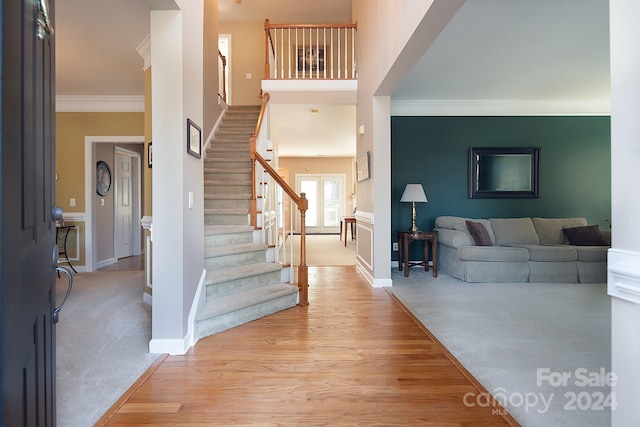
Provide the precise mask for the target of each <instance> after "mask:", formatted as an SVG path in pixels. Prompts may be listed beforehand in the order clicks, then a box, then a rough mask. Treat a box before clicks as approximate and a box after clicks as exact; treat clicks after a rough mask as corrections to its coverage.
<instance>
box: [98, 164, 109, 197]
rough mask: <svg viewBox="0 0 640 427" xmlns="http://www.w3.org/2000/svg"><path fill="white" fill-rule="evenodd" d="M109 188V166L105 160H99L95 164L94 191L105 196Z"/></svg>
mask: <svg viewBox="0 0 640 427" xmlns="http://www.w3.org/2000/svg"><path fill="white" fill-rule="evenodd" d="M109 190H111V168H109V165H108V164H107V162H103V161H102V160H101V161H99V162H98V163H97V165H96V192H97V193H98V195H100V196H106V195H107V194H109Z"/></svg>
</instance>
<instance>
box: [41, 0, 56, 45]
mask: <svg viewBox="0 0 640 427" xmlns="http://www.w3.org/2000/svg"><path fill="white" fill-rule="evenodd" d="M37 2H38V18H37V19H36V25H37V26H38V27H37V28H36V36H38V38H39V39H40V40H44V38H45V36H46V35H47V34H48V35H50V36H52V35H53V33H54V32H55V31H53V24H51V19H49V1H48V0H37Z"/></svg>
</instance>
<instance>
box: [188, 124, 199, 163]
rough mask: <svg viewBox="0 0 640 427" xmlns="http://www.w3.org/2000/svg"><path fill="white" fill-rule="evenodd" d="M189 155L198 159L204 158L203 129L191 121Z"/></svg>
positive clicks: (189, 127) (189, 126)
mask: <svg viewBox="0 0 640 427" xmlns="http://www.w3.org/2000/svg"><path fill="white" fill-rule="evenodd" d="M187 153H189V154H191V155H192V156H193V157H197V158H200V157H201V156H202V129H200V126H198V125H197V124H195V123H194V122H192V121H191V119H187Z"/></svg>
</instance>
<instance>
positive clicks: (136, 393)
mask: <svg viewBox="0 0 640 427" xmlns="http://www.w3.org/2000/svg"><path fill="white" fill-rule="evenodd" d="M309 283H310V288H309V300H310V305H309V306H306V307H295V308H292V309H289V310H285V311H282V312H280V313H276V314H274V315H271V316H269V317H267V318H263V319H260V320H256V321H254V322H251V323H249V324H246V325H243V326H240V327H237V328H234V329H231V330H228V331H225V332H222V333H219V334H217V335H214V336H212V337H208V338H205V339H203V340H200V341H199V342H198V343H197V345H196V346H195V347H194V348H192V349H191V351H190V352H189V353H188V354H187V355H185V356H167V357H165V358H162V359H161V360H160V361H159V362H158V363H157V364H156V365H154V366H153V367H152V368H151V369H150V370H149V372H148V373H147V374H146V375H145V376H144V377H143V378H141V379H140V380H139V381H138V382H137V383H136V384H134V386H133V387H132V388H131V389H130V390H129V392H127V394H125V396H123V398H122V399H121V400H120V401H119V402H118V403H116V405H114V407H113V408H112V409H111V410H110V411H109V412H108V413H107V414H105V417H103V419H102V420H101V421H100V422H99V423H98V424H97V425H109V426H124V425H136V424H137V425H140V424H152V425H154V426H163V425H181V426H189V425H200V426H202V425H224V426H229V425H279V426H287V425H289V426H311V425H367V426H371V425H428V426H449V427H451V426H506V425H512V426H517V425H518V424H517V423H516V422H515V420H514V419H513V418H511V417H510V416H509V415H508V414H505V413H504V410H502V409H501V408H492V407H486V406H479V405H473V406H472V405H468V404H465V395H466V394H467V393H471V394H470V395H468V396H467V402H471V403H473V402H475V396H478V395H479V394H480V393H482V392H485V390H484V389H482V388H481V387H480V388H479V386H478V384H477V382H476V381H475V380H473V379H472V378H471V379H469V378H468V373H466V372H465V371H464V369H460V368H458V366H457V365H456V363H454V362H453V361H452V360H451V359H450V355H449V354H448V353H447V352H446V351H443V349H442V348H441V346H440V344H439V343H438V342H436V341H435V340H434V339H432V338H431V337H430V336H429V334H428V333H426V332H425V331H424V330H423V329H422V328H421V327H420V326H419V325H418V324H416V323H415V322H414V320H413V318H412V317H411V316H410V315H409V314H407V312H405V311H404V309H403V308H402V307H401V306H400V305H399V304H398V303H397V302H395V301H394V300H393V299H392V297H391V296H390V295H389V293H388V292H387V291H386V290H384V289H380V288H377V289H376V288H372V287H370V286H369V285H368V284H367V283H366V281H365V280H364V278H363V277H362V276H361V275H360V274H359V273H358V272H357V271H356V269H355V267H353V266H345V267H310V268H309ZM469 396H473V398H469ZM500 414H502V415H500Z"/></svg>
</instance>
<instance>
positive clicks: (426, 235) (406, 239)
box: [397, 230, 438, 277]
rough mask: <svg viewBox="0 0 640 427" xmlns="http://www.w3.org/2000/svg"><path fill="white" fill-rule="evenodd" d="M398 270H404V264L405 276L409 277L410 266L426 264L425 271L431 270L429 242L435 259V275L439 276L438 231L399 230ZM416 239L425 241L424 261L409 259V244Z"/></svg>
mask: <svg viewBox="0 0 640 427" xmlns="http://www.w3.org/2000/svg"><path fill="white" fill-rule="evenodd" d="M397 233H398V271H402V268H403V266H402V265H403V264H404V276H405V277H409V268H410V267H413V266H415V265H424V271H429V242H430V243H431V254H432V258H433V259H432V261H433V277H438V232H437V231H435V230H434V231H418V232H416V233H412V232H410V231H398V232H397ZM414 240H423V241H424V261H415V262H411V261H409V245H410V244H411V243H412V242H413V241H414Z"/></svg>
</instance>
